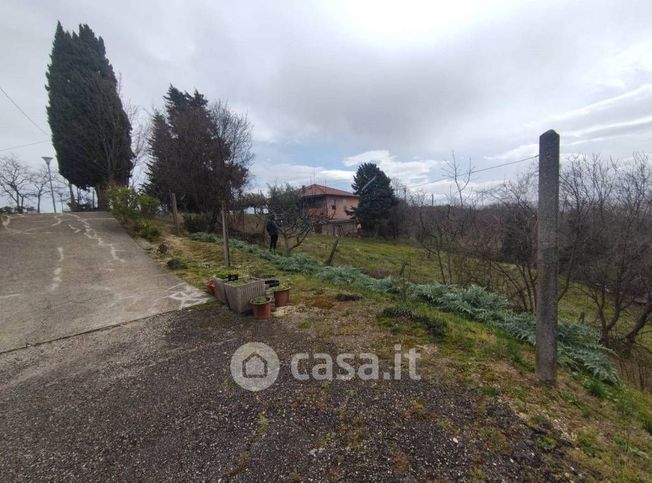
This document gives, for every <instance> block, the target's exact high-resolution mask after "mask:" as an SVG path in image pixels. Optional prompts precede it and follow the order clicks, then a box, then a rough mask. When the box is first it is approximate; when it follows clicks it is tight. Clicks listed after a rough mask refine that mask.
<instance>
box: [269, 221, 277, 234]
mask: <svg viewBox="0 0 652 483" xmlns="http://www.w3.org/2000/svg"><path fill="white" fill-rule="evenodd" d="M267 233H269V236H278V226H277V225H276V223H274V222H273V221H272V220H269V221H268V222H267Z"/></svg>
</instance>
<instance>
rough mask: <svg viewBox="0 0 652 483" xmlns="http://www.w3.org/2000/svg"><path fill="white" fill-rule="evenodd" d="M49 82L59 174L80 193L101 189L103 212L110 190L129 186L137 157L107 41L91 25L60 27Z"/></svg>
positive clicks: (53, 46) (48, 76)
mask: <svg viewBox="0 0 652 483" xmlns="http://www.w3.org/2000/svg"><path fill="white" fill-rule="evenodd" d="M47 80H48V85H47V86H46V89H47V91H48V99H49V104H48V108H47V113H48V122H49V123H50V129H51V131H52V144H53V145H54V149H55V151H56V153H57V161H58V164H59V172H60V173H61V175H62V176H63V177H64V178H66V179H67V180H68V181H69V182H70V183H72V184H74V185H76V186H78V187H80V188H84V189H88V188H90V187H93V188H95V190H96V191H97V195H98V206H99V207H100V208H106V207H107V200H106V190H107V188H109V187H110V186H112V185H120V186H124V185H126V184H127V183H128V182H129V177H130V175H131V171H132V169H133V161H132V160H133V152H132V150H131V135H130V133H131V125H130V123H129V119H128V116H127V114H126V112H125V111H124V108H123V106H122V101H121V100H120V96H119V94H118V82H117V79H116V76H115V73H114V71H113V67H112V66H111V64H110V63H109V60H108V59H107V57H106V49H105V47H104V41H103V40H102V37H99V38H98V37H96V36H95V33H94V32H93V30H91V28H90V27H89V26H88V25H80V26H79V32H78V33H76V32H73V33H70V32H66V31H64V29H63V27H62V26H61V23H60V22H59V23H57V29H56V33H55V36H54V42H53V44H52V53H51V56H50V65H49V66H48V72H47Z"/></svg>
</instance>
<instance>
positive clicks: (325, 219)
mask: <svg viewBox="0 0 652 483" xmlns="http://www.w3.org/2000/svg"><path fill="white" fill-rule="evenodd" d="M301 200H302V202H303V206H304V207H305V208H306V209H307V210H308V213H309V214H310V215H311V216H314V217H315V218H319V219H321V220H320V221H319V222H318V223H316V224H315V232H317V233H322V231H323V229H324V228H326V229H327V230H328V229H330V231H332V234H333V235H347V234H352V233H355V221H354V219H353V212H354V210H355V208H357V207H358V201H359V196H358V195H354V194H353V193H349V192H348V191H343V190H339V189H337V188H331V187H329V186H324V185H321V184H311V185H310V186H304V187H303V188H302V192H301Z"/></svg>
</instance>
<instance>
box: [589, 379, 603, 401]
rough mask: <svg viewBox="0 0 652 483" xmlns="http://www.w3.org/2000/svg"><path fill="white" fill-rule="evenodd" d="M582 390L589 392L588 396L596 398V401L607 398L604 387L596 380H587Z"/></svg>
mask: <svg viewBox="0 0 652 483" xmlns="http://www.w3.org/2000/svg"><path fill="white" fill-rule="evenodd" d="M584 388H585V389H586V390H587V391H588V392H589V394H591V396H594V397H597V398H598V399H606V398H607V389H606V388H605V387H604V384H602V383H601V382H600V381H598V380H597V379H589V380H588V381H587V382H586V384H584Z"/></svg>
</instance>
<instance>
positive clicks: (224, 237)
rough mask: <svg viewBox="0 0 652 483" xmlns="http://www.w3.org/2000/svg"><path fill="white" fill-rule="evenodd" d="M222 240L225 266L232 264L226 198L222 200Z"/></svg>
mask: <svg viewBox="0 0 652 483" xmlns="http://www.w3.org/2000/svg"><path fill="white" fill-rule="evenodd" d="M222 241H223V248H224V266H225V267H230V266H231V259H230V254H229V229H228V227H227V221H226V200H223V201H222Z"/></svg>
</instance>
